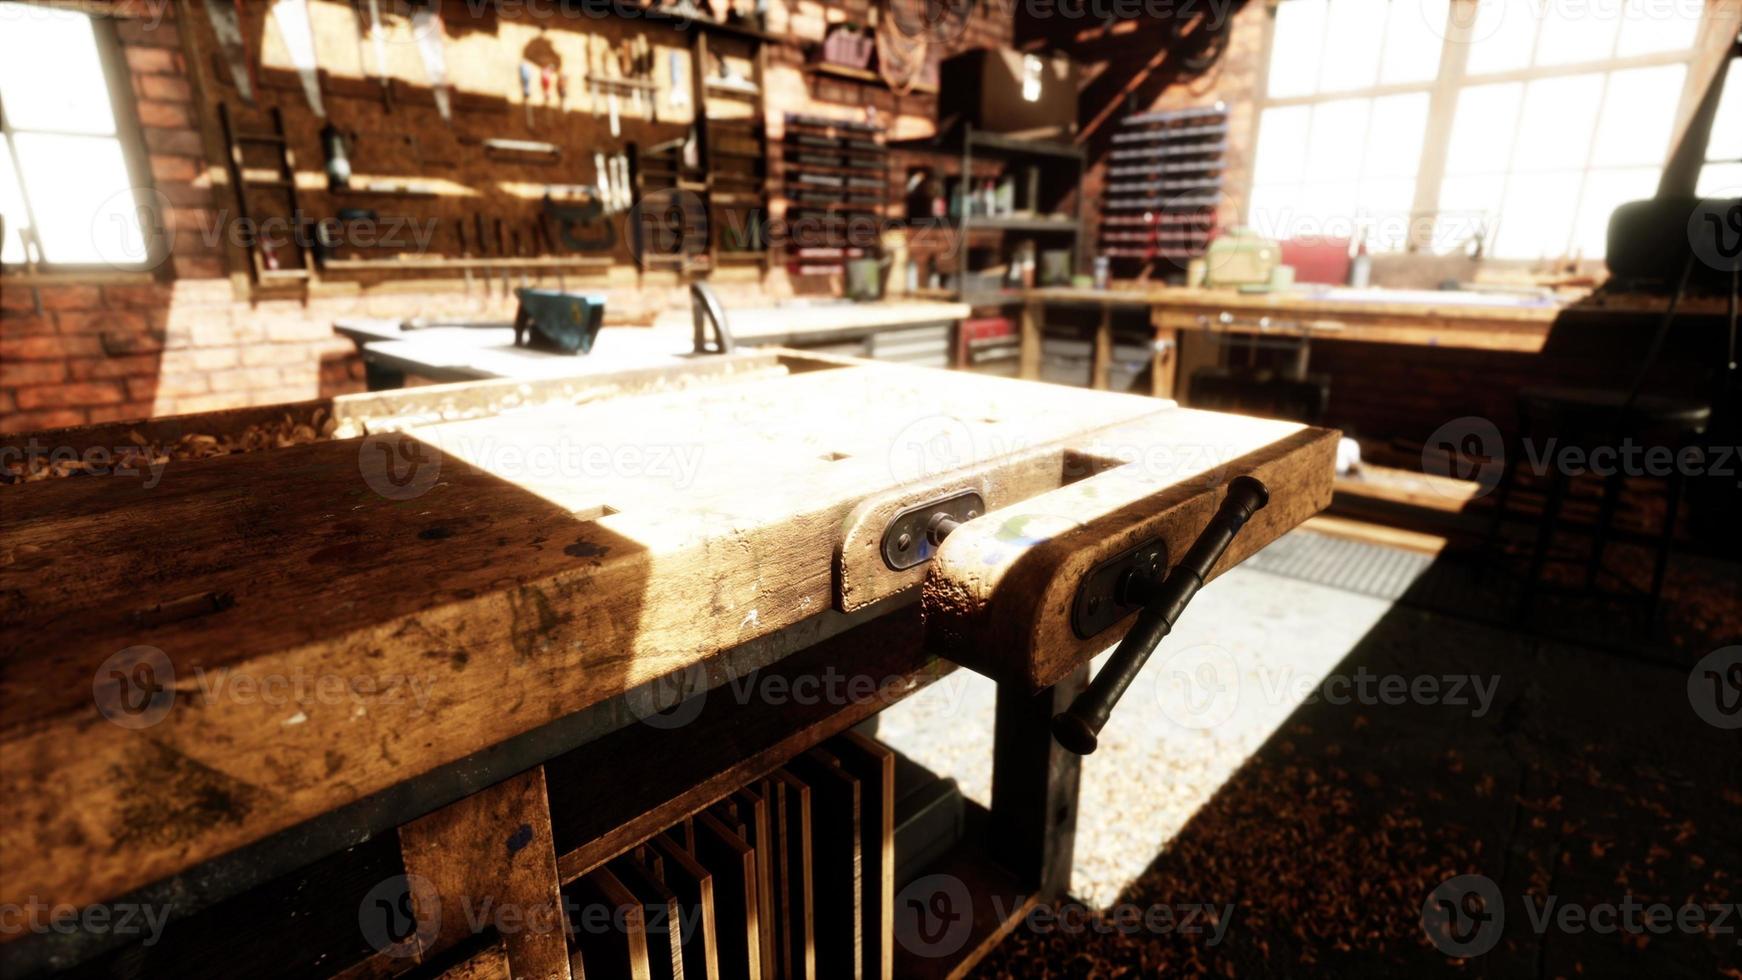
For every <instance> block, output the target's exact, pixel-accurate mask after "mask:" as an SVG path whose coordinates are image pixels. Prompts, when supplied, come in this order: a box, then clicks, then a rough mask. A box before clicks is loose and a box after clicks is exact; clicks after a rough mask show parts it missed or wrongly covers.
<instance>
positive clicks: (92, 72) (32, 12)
mask: <svg viewBox="0 0 1742 980" xmlns="http://www.w3.org/2000/svg"><path fill="white" fill-rule="evenodd" d="M107 27H108V25H107V24H101V23H99V22H97V21H95V20H94V19H93V18H92V17H90V16H89V15H86V14H81V13H77V12H74V11H69V10H63V9H56V8H50V7H44V6H39V5H34V4H24V3H0V213H3V214H4V216H5V230H4V231H5V233H4V239H3V240H0V263H4V264H5V265H7V266H19V265H22V266H27V267H30V268H33V269H42V270H51V271H52V270H67V269H134V270H137V269H142V268H146V267H147V266H149V265H150V264H151V261H150V260H151V258H152V256H151V253H150V250H149V247H148V246H149V241H150V240H149V237H148V234H149V228H148V227H147V224H146V222H145V220H144V216H145V215H146V213H147V211H146V209H145V207H144V205H145V203H146V201H147V198H146V196H145V195H146V189H145V187H144V182H143V181H142V180H140V179H139V178H138V177H137V175H138V174H139V173H140V170H139V157H138V152H137V141H136V139H134V138H132V134H130V133H127V132H126V131H125V130H124V128H123V126H122V125H121V124H120V123H119V122H118V121H117V120H118V113H117V111H116V109H117V105H118V103H119V101H120V100H119V99H117V97H116V93H117V91H125V86H126V84H127V76H126V73H125V71H124V70H117V69H116V68H115V62H116V59H117V52H116V50H115V43H114V37H113V35H112V33H111V32H109V31H108V30H107ZM117 83H119V88H118V87H117Z"/></svg>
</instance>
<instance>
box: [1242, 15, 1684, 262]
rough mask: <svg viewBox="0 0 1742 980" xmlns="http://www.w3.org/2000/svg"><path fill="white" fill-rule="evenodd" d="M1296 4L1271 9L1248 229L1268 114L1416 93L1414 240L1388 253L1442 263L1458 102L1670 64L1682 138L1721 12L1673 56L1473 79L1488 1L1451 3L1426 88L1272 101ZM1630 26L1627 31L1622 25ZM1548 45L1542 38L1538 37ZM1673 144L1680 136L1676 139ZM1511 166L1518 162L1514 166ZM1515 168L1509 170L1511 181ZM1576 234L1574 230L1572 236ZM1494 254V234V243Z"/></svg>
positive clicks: (1407, 85)
mask: <svg viewBox="0 0 1742 980" xmlns="http://www.w3.org/2000/svg"><path fill="white" fill-rule="evenodd" d="M1288 2H1290V0H1268V2H1267V3H1266V4H1265V18H1264V32H1263V34H1264V36H1263V46H1262V51H1263V55H1262V57H1261V58H1260V59H1259V65H1258V73H1257V74H1258V78H1257V85H1256V93H1257V97H1256V98H1255V99H1254V100H1253V101H1254V106H1253V117H1252V146H1251V154H1252V156H1251V161H1250V164H1251V171H1252V173H1253V178H1252V179H1250V180H1248V181H1247V183H1246V186H1245V187H1244V188H1243V189H1242V197H1241V200H1240V202H1239V203H1240V214H1241V215H1242V217H1243V218H1245V219H1246V220H1247V221H1248V223H1249V222H1250V219H1251V206H1252V192H1253V190H1254V189H1255V188H1256V187H1257V180H1256V164H1257V160H1258V146H1259V142H1260V140H1261V139H1262V138H1263V123H1264V114H1265V112H1266V111H1267V110H1269V109H1277V108H1287V107H1295V106H1306V107H1314V106H1317V105H1320V104H1322V103H1327V102H1338V101H1342V100H1346V99H1369V100H1376V99H1380V98H1384V97H1387V96H1394V95H1406V94H1414V93H1419V92H1422V91H1426V92H1427V93H1428V110H1427V112H1428V115H1427V124H1426V126H1425V127H1424V129H1423V133H1422V146H1421V160H1420V163H1419V165H1418V168H1417V171H1416V182H1415V195H1414V199H1413V200H1414V203H1413V204H1412V206H1411V208H1410V214H1409V229H1410V230H1409V235H1408V237H1407V240H1406V243H1405V245H1404V248H1403V249H1402V250H1400V251H1394V252H1387V253H1384V254H1387V255H1391V256H1401V255H1409V256H1424V257H1428V258H1435V257H1440V256H1438V255H1437V254H1436V253H1435V251H1434V248H1433V245H1434V234H1433V231H1434V228H1435V225H1436V222H1437V219H1438V215H1439V213H1440V208H1439V200H1440V190H1441V187H1442V186H1443V185H1444V182H1445V178H1446V159H1447V156H1448V154H1449V152H1450V149H1451V134H1452V122H1453V119H1454V117H1455V116H1456V114H1457V107H1458V96H1459V94H1460V93H1461V92H1462V91H1463V90H1464V89H1465V88H1469V87H1474V86H1478V85H1499V84H1508V83H1514V82H1517V83H1524V84H1529V83H1530V82H1533V81H1539V80H1542V79H1549V78H1562V77H1571V76H1575V75H1588V74H1604V75H1607V74H1608V73H1610V72H1616V71H1625V70H1628V69H1633V68H1655V67H1662V66H1665V65H1683V66H1685V67H1686V68H1687V72H1686V77H1685V78H1684V79H1683V81H1682V90H1681V95H1680V97H1679V98H1678V99H1677V100H1676V106H1675V117H1674V124H1673V126H1672V128H1671V133H1672V134H1679V133H1682V132H1683V131H1684V130H1685V128H1686V125H1687V121H1688V119H1689V117H1690V116H1691V115H1692V113H1693V111H1694V109H1695V107H1696V103H1697V101H1698V99H1699V96H1700V93H1701V86H1700V78H1699V73H1698V72H1697V71H1696V70H1695V68H1696V67H1697V65H1698V63H1699V61H1700V58H1701V55H1702V53H1703V52H1704V51H1705V47H1706V45H1707V44H1708V43H1709V42H1708V41H1707V37H1708V32H1709V31H1711V30H1713V29H1714V26H1715V20H1716V13H1715V8H1716V7H1717V6H1718V5H1717V4H1716V3H1714V2H1713V0H1704V2H1703V3H1702V5H1701V11H1700V21H1699V24H1698V26H1697V27H1696V28H1695V30H1694V40H1693V43H1692V45H1691V46H1690V47H1688V48H1685V49H1682V50H1679V51H1669V52H1654V53H1650V54H1643V55H1624V56H1615V55H1610V56H1608V57H1605V58H1601V59H1598V60H1594V61H1580V62H1572V63H1567V64H1557V65H1529V66H1526V67H1524V68H1516V69H1509V70H1506V71H1496V72H1483V73H1480V74H1471V73H1470V72H1469V71H1468V65H1469V54H1470V47H1471V40H1470V38H1471V32H1472V30H1473V29H1474V27H1475V22H1476V16H1475V14H1476V7H1477V5H1478V3H1479V2H1480V0H1449V2H1448V3H1447V5H1446V30H1445V31H1444V35H1443V37H1444V39H1443V41H1442V42H1441V46H1440V64H1439V71H1438V73H1437V74H1436V75H1435V77H1434V78H1431V79H1428V80H1427V81H1423V82H1392V83H1380V84H1375V85H1370V86H1367V87H1364V88H1358V89H1345V90H1339V91H1336V92H1317V93H1314V94H1312V95H1289V96H1272V95H1271V94H1270V63H1271V59H1272V58H1273V57H1274V56H1275V52H1276V12H1277V9H1278V8H1279V7H1280V6H1281V5H1282V4H1283V3H1288ZM1391 2H1393V3H1398V2H1405V3H1407V2H1409V0H1391ZM1622 26H1623V28H1624V27H1625V25H1622ZM1538 42H1540V35H1539V37H1538ZM1607 100H1608V86H1607V84H1605V86H1604V91H1603V97H1602V100H1601V101H1600V102H1599V103H1598V106H1597V118H1598V119H1601V118H1602V112H1603V109H1604V107H1605V105H1606V103H1607ZM1672 139H1673V136H1672ZM1674 153H1675V147H1674V145H1673V144H1672V145H1671V146H1668V147H1665V149H1664V154H1665V155H1664V160H1663V163H1662V165H1661V170H1662V173H1661V174H1660V176H1659V180H1660V181H1661V180H1662V179H1663V174H1667V173H1668V170H1669V165H1670V162H1671V159H1672V158H1673V156H1674ZM1508 163H1510V161H1508ZM1592 170H1593V168H1592V167H1591V165H1590V161H1589V160H1588V159H1587V161H1586V163H1585V165H1584V166H1583V167H1582V168H1581V169H1580V173H1581V175H1582V176H1583V177H1586V178H1588V177H1589V175H1590V174H1591V173H1592ZM1512 174H1513V171H1512V170H1510V169H1509V170H1507V171H1506V175H1507V178H1508V179H1510V178H1511V176H1512ZM1584 193H1585V181H1584V180H1581V182H1580V188H1579V198H1578V201H1577V203H1575V205H1574V214H1575V215H1577V213H1578V210H1577V209H1578V207H1579V205H1581V204H1582V203H1583V200H1584ZM1570 234H1571V232H1570V230H1569V236H1570ZM1486 247H1487V248H1488V249H1492V247H1493V240H1492V235H1491V234H1490V238H1489V240H1488V241H1487V243H1486ZM1483 261H1484V262H1487V263H1494V264H1496V265H1507V264H1511V265H1514V266H1518V267H1527V266H1536V265H1540V264H1541V262H1542V260H1541V259H1540V258H1496V257H1494V256H1492V255H1484V258H1483ZM1585 261H1586V262H1588V263H1600V262H1601V261H1602V259H1592V258H1588V257H1587V258H1586V259H1585Z"/></svg>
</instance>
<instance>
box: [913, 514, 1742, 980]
mask: <svg viewBox="0 0 1742 980" xmlns="http://www.w3.org/2000/svg"><path fill="white" fill-rule="evenodd" d="M1297 533H1306V532H1297ZM1477 574H1478V575H1479V574H1481V573H1480V572H1478V573H1477ZM1717 574H1718V575H1720V576H1723V575H1733V574H1734V567H1733V566H1732V567H1731V568H1730V569H1728V570H1724V569H1720V570H1719V571H1718V573H1717ZM1730 581H1731V582H1732V583H1734V582H1735V581H1736V579H1734V578H1732V579H1730ZM1718 594H1719V595H1720V597H1721V598H1720V599H1719V600H1718V601H1720V602H1723V603H1726V604H1732V603H1734V602H1735V601H1736V600H1737V598H1738V596H1737V595H1736V593H1735V592H1733V591H1731V590H1728V589H1725V588H1722V587H1720V589H1719V590H1718ZM1430 605H1431V604H1430ZM1571 618H1574V619H1577V620H1578V621H1579V622H1578V623H1577V624H1569V625H1576V626H1577V627H1578V628H1577V629H1574V630H1572V634H1573V635H1580V636H1584V635H1587V634H1588V633H1589V631H1590V630H1591V628H1592V625H1593V624H1592V622H1591V616H1590V614H1589V612H1587V611H1580V610H1578V609H1573V610H1572V617H1571ZM1707 618H1710V617H1707ZM1719 618H1720V619H1722V618H1723V617H1719ZM1549 632H1550V633H1551V634H1552V633H1553V632H1554V631H1552V630H1551V631H1549ZM1612 633H1613V635H1612V636H1611V639H1612V640H1614V642H1610V643H1607V644H1604V645H1602V646H1600V647H1599V646H1593V645H1591V644H1589V643H1587V642H1573V641H1567V640H1563V639H1557V638H1554V637H1553V636H1552V635H1550V636H1545V635H1544V631H1543V630H1542V629H1541V628H1540V624H1538V625H1537V627H1536V628H1533V629H1532V630H1531V631H1528V632H1527V631H1523V630H1519V629H1516V628H1509V627H1507V626H1505V625H1500V624H1497V623H1495V622H1493V621H1492V620H1491V619H1484V618H1482V617H1478V616H1459V615H1450V614H1447V613H1446V612H1445V611H1439V610H1434V609H1431V608H1430V609H1423V608H1421V604H1419V603H1412V602H1410V601H1409V600H1408V597H1407V596H1405V599H1404V601H1402V602H1393V601H1391V600H1388V599H1383V598H1375V597H1373V596H1372V595H1367V594H1359V593H1356V592H1351V591H1348V590H1346V589H1343V588H1337V587H1332V586H1327V585H1321V584H1314V583H1311V582H1306V581H1301V580H1299V579H1297V578H1291V577H1285V576H1282V575H1276V574H1270V573H1267V572H1263V571H1257V570H1253V569H1251V568H1243V569H1239V570H1236V571H1234V572H1232V573H1230V574H1228V575H1226V576H1224V577H1223V578H1222V579H1220V580H1218V581H1217V582H1215V583H1213V584H1212V585H1211V586H1210V587H1208V588H1206V589H1205V590H1204V592H1203V593H1202V594H1201V595H1200V596H1199V598H1198V599H1197V600H1196V601H1195V602H1194V604H1193V606H1192V607H1191V608H1190V609H1189V610H1188V611H1187V613H1186V615H1185V616H1184V617H1183V618H1182V620H1181V622H1180V624H1179V626H1178V628H1177V629H1176V630H1175V633H1174V635H1173V636H1172V637H1171V638H1170V639H1169V640H1168V641H1167V643H1166V645H1165V646H1164V647H1163V649H1162V651H1161V652H1160V653H1158V655H1157V657H1156V659H1155V660H1153V661H1152V662H1151V663H1150V664H1149V666H1148V667H1147V668H1146V669H1145V671H1144V674H1143V676H1142V678H1141V679H1140V680H1139V682H1138V684H1137V685H1135V686H1134V687H1133V688H1132V690H1131V691H1130V692H1129V693H1128V694H1127V696H1126V697H1125V699H1124V700H1123V701H1122V702H1121V703H1120V706H1119V709H1118V711H1117V712H1116V713H1115V715H1114V717H1113V719H1112V721H1111V722H1110V723H1109V724H1108V727H1107V730H1106V733H1105V735H1104V737H1103V740H1102V748H1101V749H1100V751H1099V752H1097V753H1096V754H1095V755H1093V756H1091V757H1090V758H1089V759H1088V760H1087V761H1086V764H1085V767H1084V771H1083V785H1082V807H1081V816H1080V820H1079V834H1078V839H1077V849H1076V868H1075V872H1074V874H1073V878H1072V888H1071V891H1072V896H1073V897H1072V903H1073V904H1074V903H1080V904H1081V905H1082V906H1084V907H1086V908H1087V909H1089V910H1105V909H1109V908H1112V907H1113V906H1115V905H1117V904H1122V903H1124V904H1130V905H1133V906H1135V907H1137V908H1139V909H1149V908H1152V907H1154V906H1157V905H1167V906H1169V907H1181V906H1202V907H1203V908H1206V909H1212V908H1213V909H1225V910H1226V912H1224V913H1220V914H1221V915H1222V916H1223V917H1225V918H1228V919H1229V920H1230V921H1229V922H1228V923H1226V927H1225V931H1224V932H1223V934H1222V935H1221V936H1220V938H1212V937H1211V936H1210V935H1209V933H1208V932H1205V933H1200V934H1196V935H1186V934H1184V933H1183V932H1182V931H1180V930H1177V929H1172V930H1168V929H1158V928H1157V927H1152V926H1151V927H1143V928H1139V929H1135V930H1131V931H1128V932H1121V931H1119V930H1117V929H1113V928H1107V927H1105V925H1106V924H1105V923H1103V924H1102V925H1103V927H1102V928H1092V927H1085V928H1082V929H1078V930H1075V931H1068V930H1067V931H1059V930H1056V929H1053V930H1043V929H1040V928H1036V927H1032V926H1023V927H1019V928H1018V929H1017V931H1016V933H1015V934H1013V935H1012V936H1011V937H1010V938H1009V939H1007V940H1006V941H1005V942H1004V943H1003V944H1002V945H1001V946H1000V947H999V949H998V950H996V951H995V952H994V953H993V955H992V956H991V957H989V958H988V960H987V961H986V963H985V964H984V965H983V966H982V967H981V969H980V971H979V973H978V974H977V975H980V976H988V977H991V976H1024V977H1027V976H1035V977H1042V976H1108V977H1117V976H1154V975H1158V974H1160V973H1163V972H1167V973H1170V974H1171V973H1174V972H1183V973H1188V974H1192V973H1213V974H1227V975H1251V974H1254V973H1273V974H1274V973H1284V974H1292V975H1300V974H1311V975H1317V974H1324V975H1337V976H1349V975H1357V976H1367V975H1390V974H1393V973H1395V972H1396V971H1399V970H1410V971H1431V972H1435V973H1438V972H1448V971H1450V970H1452V969H1455V970H1456V972H1459V973H1461V974H1463V975H1466V976H1469V975H1475V976H1533V977H1534V976H1575V975H1581V974H1582V975H1585V976H1605V975H1636V976H1646V975H1654V976H1665V975H1672V976H1673V975H1688V976H1711V975H1714V974H1720V975H1726V974H1724V971H1730V972H1728V974H1727V975H1730V976H1737V977H1742V945H1738V943H1739V938H1742V909H1738V908H1736V906H1735V905H1734V904H1733V903H1735V902H1737V901H1738V900H1742V889H1737V888H1736V881H1735V878H1736V875H1737V874H1739V873H1742V818H1739V817H1738V814H1742V729H1737V730H1726V729H1722V728H1719V727H1716V726H1714V725H1712V724H1709V723H1707V722H1706V721H1705V720H1703V719H1702V717H1701V716H1700V715H1699V714H1698V713H1697V712H1696V711H1695V710H1694V708H1693V707H1692V705H1691V702H1690V675H1691V674H1697V673H1698V671H1697V669H1695V670H1690V668H1694V667H1695V662H1696V661H1697V660H1698V659H1699V657H1700V656H1701V655H1703V654H1704V653H1706V652H1707V650H1708V649H1710V648H1709V647H1708V648H1706V649H1700V648H1698V647H1697V646H1696V647H1695V648H1691V649H1686V650H1682V651H1680V652H1679V653H1678V652H1677V651H1674V650H1672V651H1669V652H1667V653H1666V652H1665V651H1662V650H1649V651H1648V650H1646V649H1644V648H1643V647H1641V648H1640V649H1638V650H1635V649H1633V647H1632V645H1630V644H1629V643H1628V642H1626V641H1625V640H1624V637H1625V635H1626V634H1625V631H1624V630H1623V629H1622V628H1621V627H1616V628H1615V630H1613V631H1612ZM1706 642H1710V641H1706ZM1635 653H1636V654H1638V655H1634V654H1635ZM1097 666H1098V665H1097ZM992 704H993V691H992V687H991V685H990V684H989V683H987V682H985V681H983V680H981V679H980V678H978V677H976V676H974V675H971V674H968V673H967V672H958V673H957V674H955V675H953V676H952V677H951V678H948V679H946V681H945V682H944V683H943V684H941V685H940V686H939V687H938V688H937V689H936V690H934V691H933V692H931V693H929V694H928V695H926V696H924V697H920V698H916V699H914V700H912V701H910V702H908V703H906V704H903V705H900V706H898V707H896V708H894V709H891V710H890V711H888V712H886V713H885V715H884V717H883V721H882V728H881V730H880V736H881V737H882V738H883V739H885V740H886V741H887V742H888V743H889V744H891V745H893V746H894V747H896V748H897V749H900V750H901V751H903V752H905V753H907V754H909V755H910V756H912V757H913V758H915V759H916V760H918V761H920V762H921V763H923V764H925V765H927V766H928V767H930V768H932V769H934V770H936V771H940V772H944V773H947V774H949V775H952V776H955V777H956V778H957V779H958V780H959V781H960V782H961V784H962V787H963V790H964V792H965V793H966V794H967V795H968V796H969V797H970V798H973V799H975V800H977V801H980V802H982V803H984V802H987V801H988V800H989V798H990V778H991V777H990V767H991V766H990V764H991V732H992V715H993V711H992ZM1469 874H1473V875H1480V876H1482V879H1483V880H1486V881H1487V882H1490V883H1491V888H1492V890H1493V892H1494V893H1495V894H1496V895H1497V901H1498V903H1499V904H1500V905H1502V906H1503V907H1504V912H1503V917H1502V919H1501V920H1500V921H1499V923H1498V925H1489V924H1483V925H1482V926H1481V928H1480V929H1478V930H1477V932H1476V935H1477V939H1478V941H1482V940H1486V941H1488V942H1487V946H1488V948H1486V949H1485V950H1482V951H1476V950H1475V947H1474V946H1458V945H1456V944H1455V943H1453V944H1450V945H1445V944H1442V945H1439V946H1436V945H1435V944H1433V943H1431V942H1430V941H1429V938H1428V931H1427V929H1425V928H1424V924H1423V923H1424V907H1425V908H1432V907H1433V904H1434V899H1435V897H1436V895H1439V894H1442V892H1441V891H1439V889H1441V886H1442V885H1443V884H1444V883H1445V882H1446V881H1447V880H1448V879H1452V878H1455V877H1457V876H1459V875H1469ZM1549 896H1553V897H1554V900H1555V901H1556V902H1558V903H1559V905H1560V907H1565V906H1566V905H1569V904H1570V905H1574V906H1577V907H1578V909H1579V910H1580V912H1578V913H1575V915H1580V914H1590V913H1592V912H1594V913H1595V914H1596V915H1597V916H1598V918H1599V919H1601V920H1603V921H1607V919H1606V918H1605V916H1606V915H1607V914H1609V912H1613V911H1614V910H1621V911H1623V912H1624V911H1625V908H1626V907H1627V905H1628V904H1629V903H1630V902H1632V901H1635V900H1637V901H1641V902H1644V903H1646V904H1648V905H1649V904H1650V903H1653V902H1663V903H1666V904H1667V905H1669V906H1670V907H1671V908H1673V909H1677V910H1679V909H1681V908H1683V907H1689V906H1697V907H1699V908H1701V909H1703V910H1704V911H1703V912H1702V913H1701V914H1702V917H1703V920H1704V922H1703V924H1701V925H1699V926H1697V927H1696V926H1694V925H1689V926H1686V927H1681V926H1677V927H1672V928H1671V929H1669V930H1668V931H1666V932H1653V931H1651V930H1650V929H1648V928H1644V927H1643V926H1640V927H1636V928H1635V929H1633V930H1632V931H1629V930H1628V929H1627V928H1626V927H1625V926H1623V927H1622V928H1621V929H1618V930H1616V929H1611V930H1608V931H1599V930H1598V929H1595V928H1592V927H1589V926H1586V925H1583V924H1582V921H1581V922H1580V923H1571V924H1568V923H1561V922H1559V921H1558V920H1553V921H1549V922H1548V923H1547V924H1545V925H1539V924H1538V923H1537V922H1536V921H1534V920H1533V918H1532V916H1533V915H1536V916H1538V917H1540V912H1541V909H1542V906H1543V903H1544V902H1546V901H1547V900H1548V898H1549ZM1725 909H1727V910H1728V911H1727V912H1726V911H1724V910H1725ZM1605 910H1609V912H1606V911H1605ZM1689 914H1691V913H1689ZM1720 916H1722V917H1723V918H1722V920H1721V921H1714V920H1718V919H1719V917H1720ZM1472 921H1476V920H1472ZM1569 922H1570V920H1569ZM1454 954H1461V955H1454Z"/></svg>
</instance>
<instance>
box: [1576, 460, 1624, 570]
mask: <svg viewBox="0 0 1742 980" xmlns="http://www.w3.org/2000/svg"><path fill="white" fill-rule="evenodd" d="M1621 485H1622V478H1621V469H1620V467H1616V468H1615V472H1613V473H1610V474H1609V475H1608V476H1606V477H1604V478H1603V503H1602V505H1601V506H1600V507H1598V508H1597V529H1596V533H1595V534H1594V536H1593V537H1592V539H1591V560H1590V561H1588V562H1586V563H1585V590H1586V591H1590V590H1591V589H1592V588H1594V587H1595V586H1596V584H1597V573H1598V572H1599V571H1602V569H1603V552H1604V550H1605V549H1606V548H1608V546H1609V525H1610V524H1611V523H1612V522H1613V521H1614V520H1615V502H1616V501H1617V500H1618V499H1619V498H1620V496H1621Z"/></svg>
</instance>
